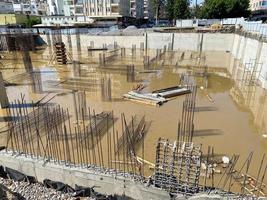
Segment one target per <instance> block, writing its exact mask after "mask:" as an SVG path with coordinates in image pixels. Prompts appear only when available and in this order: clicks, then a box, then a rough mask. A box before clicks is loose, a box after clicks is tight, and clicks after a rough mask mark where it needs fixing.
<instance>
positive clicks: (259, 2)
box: [250, 0, 267, 11]
mask: <svg viewBox="0 0 267 200" xmlns="http://www.w3.org/2000/svg"><path fill="white" fill-rule="evenodd" d="M250 7H251V10H252V11H260V10H267V0H251V2H250Z"/></svg>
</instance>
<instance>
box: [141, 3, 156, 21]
mask: <svg viewBox="0 0 267 200" xmlns="http://www.w3.org/2000/svg"><path fill="white" fill-rule="evenodd" d="M143 1H144V19H148V20H149V19H153V18H154V12H153V5H152V0H143Z"/></svg>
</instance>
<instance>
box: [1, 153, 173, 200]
mask: <svg viewBox="0 0 267 200" xmlns="http://www.w3.org/2000/svg"><path fill="white" fill-rule="evenodd" d="M0 165H2V166H4V167H9V168H12V169H14V170H17V171H19V172H21V173H23V174H25V175H27V176H33V177H35V178H36V179H37V180H38V182H43V180H44V179H50V180H53V181H60V182H63V183H65V184H68V185H70V186H72V187H75V184H77V185H80V186H84V187H93V186H95V188H94V189H95V190H96V191H97V192H100V193H101V194H109V195H111V194H118V195H123V194H125V195H126V196H128V197H131V198H133V199H144V200H147V199H155V200H161V199H170V197H169V194H168V193H167V192H165V191H163V190H161V189H158V188H155V187H152V186H150V187H146V186H145V185H144V184H142V183H139V182H135V181H133V180H130V179H129V178H124V177H122V176H116V178H115V175H110V174H104V173H102V174H100V173H99V174H97V172H96V171H92V170H88V169H85V168H81V167H80V168H79V167H67V166H64V165H58V164H54V163H53V162H46V163H45V162H44V160H43V159H32V158H30V157H25V156H23V155H12V154H11V153H6V151H5V150H3V151H1V152H0Z"/></svg>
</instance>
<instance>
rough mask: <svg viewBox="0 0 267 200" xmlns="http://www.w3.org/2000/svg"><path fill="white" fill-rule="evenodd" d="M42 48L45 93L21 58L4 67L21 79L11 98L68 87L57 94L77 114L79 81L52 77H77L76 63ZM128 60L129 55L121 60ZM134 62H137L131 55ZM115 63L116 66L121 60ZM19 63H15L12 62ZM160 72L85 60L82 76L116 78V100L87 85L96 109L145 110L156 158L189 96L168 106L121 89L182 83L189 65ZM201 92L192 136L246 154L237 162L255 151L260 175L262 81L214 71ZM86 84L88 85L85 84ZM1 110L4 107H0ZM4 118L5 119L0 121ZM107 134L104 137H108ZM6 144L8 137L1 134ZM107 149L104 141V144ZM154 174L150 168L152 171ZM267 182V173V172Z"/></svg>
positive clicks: (265, 128)
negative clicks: (61, 61) (246, 81)
mask: <svg viewBox="0 0 267 200" xmlns="http://www.w3.org/2000/svg"><path fill="white" fill-rule="evenodd" d="M40 54H41V53H35V54H32V58H33V65H34V68H35V69H38V70H40V74H39V75H40V76H39V78H38V79H39V84H41V86H42V87H41V88H42V91H43V92H41V93H39V94H38V93H37V94H36V93H34V92H33V85H31V84H30V83H31V78H30V77H28V76H27V75H25V76H22V77H21V76H17V75H18V74H22V73H24V72H25V71H24V69H23V64H22V63H21V61H16V60H12V59H11V60H5V61H3V64H4V66H9V69H4V68H2V69H1V71H2V73H3V76H4V78H5V79H6V80H9V81H10V82H12V81H14V82H16V83H18V84H19V85H18V86H9V87H8V88H7V93H8V96H9V100H10V101H12V100H14V99H16V98H20V96H19V95H20V93H22V94H25V98H26V99H27V100H28V101H31V100H34V101H37V100H39V99H41V98H42V97H43V96H44V95H45V94H46V93H47V92H66V93H65V94H64V95H58V96H57V97H56V98H54V99H53V100H52V102H56V103H58V104H60V105H61V106H62V107H65V108H67V107H68V108H69V109H70V112H71V115H72V116H73V115H74V109H73V96H72V94H70V89H73V87H74V88H75V89H79V83H78V84H77V85H76V86H73V85H71V86H70V85H67V86H64V87H62V86H60V85H59V86H56V87H55V86H51V84H50V83H49V81H60V80H67V79H69V78H72V77H74V75H73V74H74V73H73V70H72V65H66V66H57V65H54V64H51V63H50V64H48V60H45V59H41V58H40ZM118 62H119V63H121V64H127V61H123V62H121V61H118ZM131 63H134V62H133V61H131ZM116 64H117V63H116V62H115V64H114V63H113V64H112V66H114V65H116ZM12 67H14V68H12ZM155 69H156V70H157V71H155V73H138V74H137V75H136V80H137V81H136V82H134V83H132V82H127V79H126V75H125V73H120V72H116V73H115V72H114V71H112V70H110V71H105V70H104V71H103V70H98V67H97V66H96V65H95V64H93V63H86V64H81V71H82V73H81V78H82V79H85V80H92V79H100V78H101V77H108V78H111V81H112V101H110V102H106V101H102V100H101V92H100V91H99V88H97V87H92V88H93V89H92V90H91V91H90V90H88V91H86V99H87V106H90V108H92V109H95V110H96V112H101V111H110V110H113V111H114V114H115V116H117V117H120V114H121V113H124V114H125V115H126V117H127V118H128V119H130V117H131V116H132V115H135V114H136V115H138V116H142V115H145V118H146V120H147V121H149V122H151V125H150V127H149V130H148V132H147V133H146V135H145V140H144V143H145V159H146V160H148V161H150V162H154V160H155V147H156V144H157V140H158V138H159V137H162V138H166V139H169V140H171V141H174V140H175V139H176V133H177V123H178V120H180V119H181V112H182V102H183V100H184V98H185V96H179V97H177V98H174V99H172V100H170V101H169V102H167V103H165V104H164V105H163V106H160V107H154V106H149V105H144V104H139V103H135V102H130V101H127V100H123V99H122V95H123V94H124V93H127V92H128V91H129V90H131V89H132V88H133V86H135V85H136V84H138V83H142V84H144V85H146V88H145V89H144V90H145V91H153V90H156V89H160V88H165V87H169V86H174V85H177V83H178V82H179V74H180V73H181V72H184V71H186V69H183V68H181V69H180V68H177V67H171V66H164V68H160V69H159V68H155ZM136 70H137V71H142V68H141V67H136ZM196 82H197V84H198V92H197V99H196V112H195V120H194V124H195V135H194V138H193V141H194V142H195V143H201V144H202V151H203V153H206V152H207V147H208V146H213V147H214V150H215V154H221V155H227V156H232V155H233V154H239V155H240V156H241V158H240V161H239V162H238V166H239V167H240V166H241V165H242V164H243V161H244V160H245V159H246V158H247V156H248V154H249V153H250V152H251V151H253V152H254V156H253V160H252V164H251V166H250V169H249V173H250V174H252V175H254V176H256V175H257V172H258V169H259V165H260V160H261V158H262V156H263V154H264V153H267V138H265V137H264V135H267V125H266V122H267V94H266V91H264V90H263V89H261V88H260V87H258V86H253V87H251V88H249V89H250V90H248V89H246V90H240V89H238V88H237V87H236V85H237V83H236V80H232V79H231V77H230V76H229V74H228V73H223V72H220V73H210V74H209V76H208V88H207V89H203V88H202V86H204V85H205V82H204V79H203V78H201V77H197V78H196ZM81 90H83V89H81ZM0 114H1V116H4V115H5V111H4V110H1V112H0ZM4 125H5V122H3V120H1V123H0V126H1V127H3V126H4ZM115 127H116V129H117V130H119V131H120V129H121V126H120V122H119V121H118V122H116V124H115ZM104 140H105V138H103V143H104V142H105V141H104ZM1 143H2V144H1V145H3V144H4V143H5V139H4V138H1ZM103 152H105V147H104V149H103ZM137 154H139V155H140V154H141V149H140V148H139V149H137ZM147 173H148V174H149V172H147ZM265 182H267V177H266V178H265Z"/></svg>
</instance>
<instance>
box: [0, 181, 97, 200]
mask: <svg viewBox="0 0 267 200" xmlns="http://www.w3.org/2000/svg"><path fill="white" fill-rule="evenodd" d="M0 199H1V200H11V199H12V200H19V199H26V200H54V199H62V200H77V199H84V200H87V199H88V200H93V199H92V198H90V197H86V198H85V197H83V198H77V197H73V194H66V193H62V192H60V191H56V190H54V189H50V188H46V187H45V186H43V185H42V184H40V183H33V184H30V183H28V182H16V181H13V180H11V179H3V178H0Z"/></svg>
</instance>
